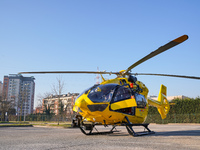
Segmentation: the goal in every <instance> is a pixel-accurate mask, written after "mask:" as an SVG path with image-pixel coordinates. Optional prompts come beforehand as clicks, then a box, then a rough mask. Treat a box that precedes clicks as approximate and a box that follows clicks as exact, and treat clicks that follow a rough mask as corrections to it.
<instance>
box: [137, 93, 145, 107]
mask: <svg viewBox="0 0 200 150" xmlns="http://www.w3.org/2000/svg"><path fill="white" fill-rule="evenodd" d="M135 100H136V102H137V107H138V108H145V107H146V104H147V100H146V98H145V97H144V96H143V95H141V94H138V93H135Z"/></svg>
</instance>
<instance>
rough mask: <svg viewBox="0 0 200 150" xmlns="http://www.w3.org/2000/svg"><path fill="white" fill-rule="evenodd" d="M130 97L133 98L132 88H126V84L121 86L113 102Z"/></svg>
mask: <svg viewBox="0 0 200 150" xmlns="http://www.w3.org/2000/svg"><path fill="white" fill-rule="evenodd" d="M130 98H131V91H130V89H128V88H126V87H124V86H120V87H119V88H118V89H117V91H116V94H115V96H114V98H113V102H117V101H121V100H126V99H130Z"/></svg>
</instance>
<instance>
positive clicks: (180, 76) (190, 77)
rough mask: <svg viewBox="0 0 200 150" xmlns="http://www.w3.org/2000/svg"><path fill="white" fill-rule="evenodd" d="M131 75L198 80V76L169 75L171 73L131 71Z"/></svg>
mask: <svg viewBox="0 0 200 150" xmlns="http://www.w3.org/2000/svg"><path fill="white" fill-rule="evenodd" d="M131 74H132V75H135V76H136V75H152V76H167V77H177V78H187V79H197V80H200V77H195V76H184V75H171V74H156V73H131Z"/></svg>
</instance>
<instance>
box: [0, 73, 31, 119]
mask: <svg viewBox="0 0 200 150" xmlns="http://www.w3.org/2000/svg"><path fill="white" fill-rule="evenodd" d="M34 80H35V78H34V77H23V76H22V75H19V74H11V75H9V76H4V83H3V96H4V98H5V99H6V100H7V101H9V102H11V103H12V104H13V107H14V108H15V110H16V113H17V114H18V115H22V116H24V115H25V116H26V115H28V114H31V113H33V107H34V93H35V82H34Z"/></svg>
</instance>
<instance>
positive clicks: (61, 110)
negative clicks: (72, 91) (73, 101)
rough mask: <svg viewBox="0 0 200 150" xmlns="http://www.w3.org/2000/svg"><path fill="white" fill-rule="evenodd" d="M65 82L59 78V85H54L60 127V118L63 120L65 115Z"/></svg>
mask: <svg viewBox="0 0 200 150" xmlns="http://www.w3.org/2000/svg"><path fill="white" fill-rule="evenodd" d="M64 85H65V83H64V81H63V80H62V77H59V78H57V84H53V88H52V90H53V93H55V95H56V96H57V97H58V112H57V118H58V125H59V120H60V117H61V118H63V114H64V104H63V103H62V100H61V96H62V94H63V90H64Z"/></svg>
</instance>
